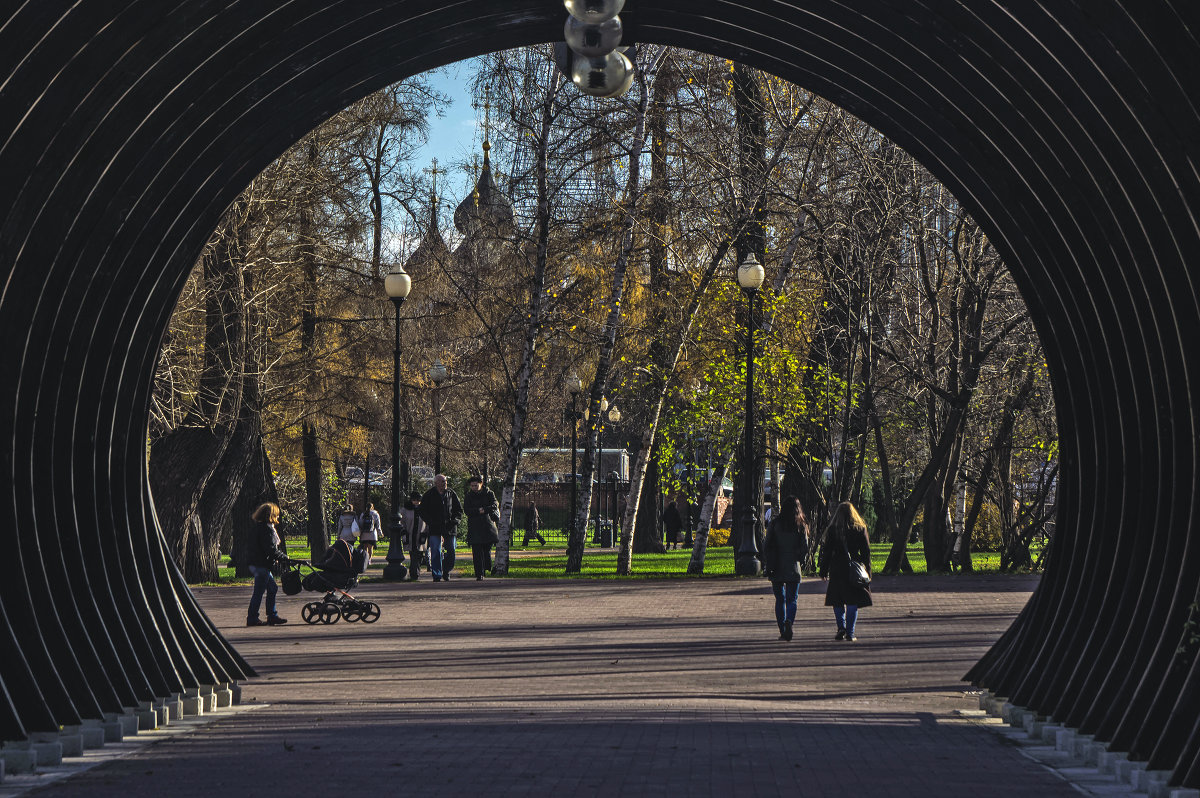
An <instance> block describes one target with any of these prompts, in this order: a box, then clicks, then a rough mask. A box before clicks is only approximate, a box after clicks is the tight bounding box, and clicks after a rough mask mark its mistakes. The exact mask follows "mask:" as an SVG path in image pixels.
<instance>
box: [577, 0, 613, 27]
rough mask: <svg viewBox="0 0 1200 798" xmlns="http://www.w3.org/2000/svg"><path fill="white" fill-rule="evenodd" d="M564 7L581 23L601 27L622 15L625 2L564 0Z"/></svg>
mask: <svg viewBox="0 0 1200 798" xmlns="http://www.w3.org/2000/svg"><path fill="white" fill-rule="evenodd" d="M563 5H564V6H566V7H567V13H568V14H570V15H571V16H573V17H575V19H577V20H579V21H580V22H587V23H589V24H592V25H599V24H600V23H601V22H608V21H609V20H610V19H612V18H613V17H615V16H616V15H617V14H620V13H621V9H622V8H624V7H625V0H563Z"/></svg>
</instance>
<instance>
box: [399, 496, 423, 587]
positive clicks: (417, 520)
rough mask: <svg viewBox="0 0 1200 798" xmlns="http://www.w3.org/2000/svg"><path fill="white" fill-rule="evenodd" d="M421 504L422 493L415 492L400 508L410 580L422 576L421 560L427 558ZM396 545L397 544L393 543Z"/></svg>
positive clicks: (413, 580) (412, 580) (415, 579)
mask: <svg viewBox="0 0 1200 798" xmlns="http://www.w3.org/2000/svg"><path fill="white" fill-rule="evenodd" d="M420 506H421V494H419V493H414V494H412V495H411V496H409V497H408V501H406V502H405V503H404V507H403V508H402V509H401V510H400V520H401V521H402V522H403V523H404V534H405V536H406V540H407V541H408V555H409V558H408V581H410V582H415V581H417V579H419V578H420V576H421V561H422V560H423V559H425V547H426V546H427V545H428V536H427V535H426V533H425V522H424V521H422V520H421V516H420V514H419V513H418V512H417V508H418V507H420ZM393 545H395V544H393Z"/></svg>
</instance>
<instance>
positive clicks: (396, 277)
mask: <svg viewBox="0 0 1200 798" xmlns="http://www.w3.org/2000/svg"><path fill="white" fill-rule="evenodd" d="M383 290H384V292H385V293H387V295H388V299H390V300H392V305H394V306H395V308H396V346H395V349H393V351H392V492H391V493H392V495H391V503H392V508H391V520H390V523H389V524H388V539H389V545H388V558H387V559H388V564H387V565H386V566H385V567H384V569H383V578H384V579H403V578H404V577H405V576H406V575H407V569H406V568H405V567H404V546H403V545H402V544H401V543H400V541H401V540H402V538H403V535H404V524H403V522H402V521H401V520H400V306H401V305H403V304H404V300H406V299H408V294H409V292H410V291H412V278H411V277H409V276H408V273H407V272H405V271H404V267H403V266H396V268H394V269H393V270H392V271H391V273H389V274H388V275H387V276H386V277H384V278H383ZM369 477H370V472H369V471H368V473H367V474H365V475H364V477H363V478H364V480H368V479H369ZM364 507H365V505H364Z"/></svg>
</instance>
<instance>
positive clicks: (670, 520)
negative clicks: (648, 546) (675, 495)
mask: <svg viewBox="0 0 1200 798" xmlns="http://www.w3.org/2000/svg"><path fill="white" fill-rule="evenodd" d="M662 522H663V529H664V530H665V531H666V533H667V548H668V549H673V548H676V547H677V546H678V545H679V533H680V531H681V530H682V529H683V519H682V518H681V517H680V516H679V508H678V507H676V506H675V502H673V501H671V502H668V503H667V506H666V507H665V508H663V513H662Z"/></svg>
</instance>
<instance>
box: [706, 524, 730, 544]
mask: <svg viewBox="0 0 1200 798" xmlns="http://www.w3.org/2000/svg"><path fill="white" fill-rule="evenodd" d="M708 545H709V546H728V545H729V530H728V529H721V528H720V527H718V528H716V529H710V530H708Z"/></svg>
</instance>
